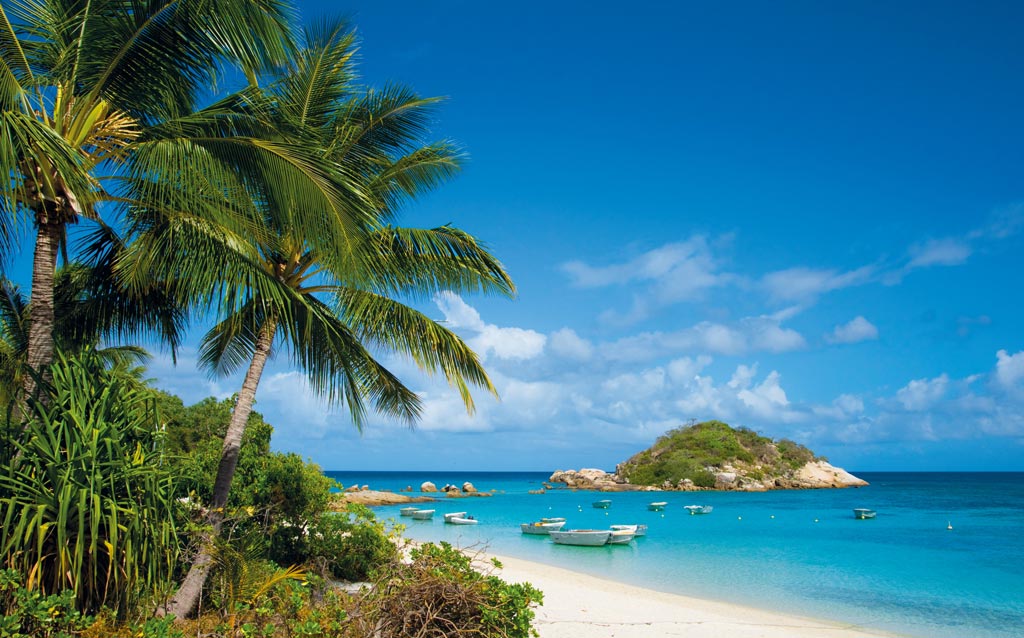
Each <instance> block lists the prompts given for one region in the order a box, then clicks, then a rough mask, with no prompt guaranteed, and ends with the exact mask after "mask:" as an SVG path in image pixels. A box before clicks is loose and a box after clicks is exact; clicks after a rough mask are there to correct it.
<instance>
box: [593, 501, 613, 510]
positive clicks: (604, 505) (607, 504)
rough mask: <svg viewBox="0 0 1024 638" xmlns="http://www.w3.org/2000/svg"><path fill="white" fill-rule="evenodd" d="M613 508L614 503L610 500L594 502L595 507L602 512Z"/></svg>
mask: <svg viewBox="0 0 1024 638" xmlns="http://www.w3.org/2000/svg"><path fill="white" fill-rule="evenodd" d="M611 506H612V502H611V501H610V500H608V499H602V500H600V501H594V507H596V508H598V509H602V510H606V509H608V508H609V507H611Z"/></svg>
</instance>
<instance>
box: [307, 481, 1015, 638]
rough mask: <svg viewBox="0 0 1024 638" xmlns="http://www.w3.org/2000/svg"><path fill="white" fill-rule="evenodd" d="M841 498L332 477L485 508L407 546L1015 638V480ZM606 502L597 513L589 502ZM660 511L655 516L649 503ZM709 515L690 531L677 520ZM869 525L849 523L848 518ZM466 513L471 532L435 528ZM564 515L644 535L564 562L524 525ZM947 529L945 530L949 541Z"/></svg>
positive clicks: (883, 489) (575, 551)
mask: <svg viewBox="0 0 1024 638" xmlns="http://www.w3.org/2000/svg"><path fill="white" fill-rule="evenodd" d="M854 473H855V474H856V475H857V476H860V477H862V478H864V479H865V480H867V481H869V482H870V483H871V485H870V486H869V487H862V488H857V489H852V488H851V489H837V490H797V491H772V492H762V493H737V492H696V493H684V492H629V493H613V494H599V493H596V492H573V491H570V490H564V489H560V490H551V491H548V492H547V493H545V494H529V493H528V491H529V490H535V489H538V488H540V487H541V483H542V481H545V480H547V478H548V476H549V473H536V472H522V473H509V472H495V473H486V472H484V473H481V472H472V473H469V472H443V471H439V472H358V473H347V472H327V475H328V476H331V477H333V478H335V479H336V480H338V481H339V482H341V483H342V484H343V485H345V486H349V485H356V484H358V485H369V486H370V487H371V488H372V489H390V490H394V491H398V490H400V489H402V488H404V487H406V486H412V487H413V488H414V489H415V490H419V485H420V484H421V483H422V482H423V481H428V480H429V481H432V482H434V483H435V484H436V485H437V486H438V487H441V486H442V485H444V484H445V483H452V484H454V485H460V486H461V485H462V483H463V482H464V481H470V482H472V483H473V484H474V485H475V486H476V487H477V489H479V490H480V491H487V492H489V491H491V490H495V494H494V496H493V497H490V498H465V499H457V500H456V499H442V500H440V501H439V502H438V503H436V504H431V505H429V506H427V505H424V506H423V507H435V508H436V509H437V514H436V515H435V516H436V518H435V519H434V520H432V521H415V520H412V519H409V518H405V517H401V518H400V517H399V514H398V510H399V508H400V506H391V507H380V508H376V511H377V514H378V516H380V517H383V518H392V517H393V518H394V519H395V520H396V521H397V522H400V523H402V524H403V525H405V526H406V533H405V534H406V536H408V537H410V538H413V539H416V540H421V541H442V540H443V541H448V542H450V543H452V544H454V545H458V546H460V547H478V548H486V549H487V550H488V551H491V552H494V553H497V554H505V555H508V556H514V557H518V558H523V559H526V560H532V561H536V562H540V563H546V564H550V565H556V566H559V567H564V568H567V569H571V570H574V571H578V572H584V573H587V574H592V575H594V576H598V577H601V578H606V579H612V580H620V581H622V582H626V583H630V584H633V585H638V586H641V587H647V588H650V589H656V590H660V591H664V592H671V593H677V594H683V595H687V596H694V597H698V598H709V599H715V600H722V601H727V602H732V603H737V604H742V605H748V606H751V607H758V608H762V609H770V610H774V611H780V612H786V613H792V614H799V615H804V616H812V617H816V618H822V619H829V620H834V621H838V622H842V623H849V624H850V625H854V626H859V627H863V628H865V629H872V630H883V631H889V632H894V633H897V634H901V635H906V636H915V637H922V638H924V637H951V636H956V637H961V636H963V637H974V638H989V637H1000V638H1002V637H1007V638H1009V637H1011V636H1012V637H1020V636H1024V473H873V472H864V473H857V472H854ZM603 498H609V499H611V500H612V506H611V508H610V509H608V510H601V509H595V508H594V507H592V502H593V501H595V500H598V499H603ZM652 501H667V502H668V504H669V505H668V507H667V508H666V509H665V511H664V512H650V511H648V510H647V504H648V503H650V502H652ZM698 503H699V504H708V505H713V506H714V511H713V512H712V513H711V514H708V515H704V516H690V515H688V514H687V512H686V510H684V509H683V506H684V505H688V504H698ZM855 507H866V508H870V509H873V510H875V511H877V512H878V517H877V518H875V519H873V520H856V519H854V517H853V512H852V510H853V508H855ZM460 510H465V511H467V512H469V513H470V514H472V515H473V516H474V517H475V518H477V519H479V520H480V524H479V525H476V526H459V525H445V524H444V521H443V517H442V516H441V515H442V514H443V513H444V512H453V511H460ZM542 516H564V517H565V518H566V520H567V521H568V523H567V525H566V528H567V529H568V528H572V527H580V528H589V527H605V526H607V525H609V524H618V523H624V524H628V523H646V524H647V525H648V527H649V531H648V533H647V536H646V537H644V538H640V539H637V540H636V541H634V542H633V543H631V544H630V545H626V546H608V547H598V548H591V547H568V546H562V545H555V544H553V543H551V541H550V540H549V539H547V538H546V537H543V536H524V535H523V534H521V533H520V530H519V524H520V523H524V522H530V521H534V520H537V519H538V518H540V517H542ZM949 526H952V529H948V527H949Z"/></svg>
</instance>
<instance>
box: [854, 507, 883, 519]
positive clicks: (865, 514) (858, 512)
mask: <svg viewBox="0 0 1024 638" xmlns="http://www.w3.org/2000/svg"><path fill="white" fill-rule="evenodd" d="M877 514H878V513H877V512H876V511H875V510H869V509H866V508H863V507H858V508H856V509H854V510H853V517H854V518H856V519H865V518H874V517H875V516H877Z"/></svg>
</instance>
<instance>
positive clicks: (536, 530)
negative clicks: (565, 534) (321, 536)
mask: <svg viewBox="0 0 1024 638" xmlns="http://www.w3.org/2000/svg"><path fill="white" fill-rule="evenodd" d="M564 525H565V521H564V520H561V521H555V522H551V523H546V522H544V519H540V520H539V521H537V522H536V523H523V524H521V525H520V526H519V529H521V530H523V533H524V534H536V535H538V536H547V535H549V534H550V533H551V532H557V531H558V530H560V529H562V527H563V526H564Z"/></svg>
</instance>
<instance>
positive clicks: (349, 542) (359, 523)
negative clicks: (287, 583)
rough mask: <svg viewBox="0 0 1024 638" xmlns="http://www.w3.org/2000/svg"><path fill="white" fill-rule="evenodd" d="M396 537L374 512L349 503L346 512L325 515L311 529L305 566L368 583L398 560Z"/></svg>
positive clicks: (394, 532) (342, 577)
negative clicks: (380, 570)
mask: <svg viewBox="0 0 1024 638" xmlns="http://www.w3.org/2000/svg"><path fill="white" fill-rule="evenodd" d="M395 534H396V531H395V530H392V531H390V532H389V531H388V529H387V527H386V526H385V525H384V523H383V522H381V521H378V520H377V519H376V517H375V516H374V514H373V512H372V511H371V510H370V508H368V507H366V506H364V505H359V504H355V503H349V504H348V505H346V506H345V509H344V510H343V511H342V512H337V513H335V512H326V513H324V514H321V515H320V516H319V517H317V519H316V520H315V521H314V522H313V524H312V525H311V526H310V528H309V533H308V534H306V535H305V554H306V555H305V562H306V563H307V564H311V565H315V566H317V567H318V568H319V569H320V571H321V572H322V573H324V574H329V575H331V576H333V577H334V578H340V579H342V580H347V581H353V582H354V581H362V580H366V579H367V578H369V577H371V576H372V575H373V574H374V573H375V572H376V570H377V568H379V567H381V566H383V565H385V564H387V563H388V562H389V561H392V560H394V559H395V558H396V556H397V553H398V547H397V545H396V544H395Z"/></svg>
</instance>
